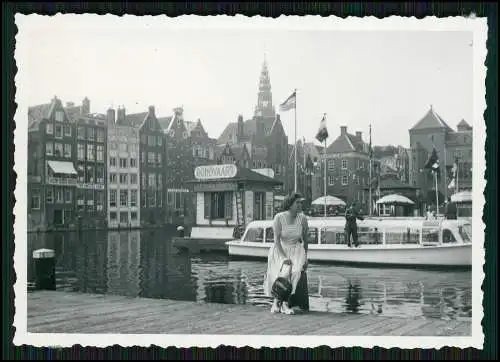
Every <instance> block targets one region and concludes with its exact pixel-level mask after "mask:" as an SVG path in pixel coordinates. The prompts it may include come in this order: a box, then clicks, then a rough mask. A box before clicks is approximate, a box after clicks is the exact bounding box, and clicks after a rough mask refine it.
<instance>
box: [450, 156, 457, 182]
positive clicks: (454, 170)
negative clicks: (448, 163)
mask: <svg viewBox="0 0 500 362" xmlns="http://www.w3.org/2000/svg"><path fill="white" fill-rule="evenodd" d="M457 171H458V160H455V163H454V164H453V168H452V169H451V172H453V178H457Z"/></svg>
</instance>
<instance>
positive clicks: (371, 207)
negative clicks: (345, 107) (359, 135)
mask: <svg viewBox="0 0 500 362" xmlns="http://www.w3.org/2000/svg"><path fill="white" fill-rule="evenodd" d="M368 152H370V169H369V176H368V177H369V178H370V181H369V185H370V191H369V192H370V201H369V203H368V204H369V205H368V207H369V208H370V213H369V215H370V216H372V213H373V204H372V202H373V199H372V125H371V124H370V149H369V150H368Z"/></svg>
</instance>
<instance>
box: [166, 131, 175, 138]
mask: <svg viewBox="0 0 500 362" xmlns="http://www.w3.org/2000/svg"><path fill="white" fill-rule="evenodd" d="M168 134H169V135H170V137H175V131H174V130H173V129H171V130H170V131H169V132H168Z"/></svg>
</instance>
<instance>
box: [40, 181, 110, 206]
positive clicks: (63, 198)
mask: <svg viewBox="0 0 500 362" xmlns="http://www.w3.org/2000/svg"><path fill="white" fill-rule="evenodd" d="M41 199H42V193H41V190H39V189H34V190H32V191H31V208H32V209H35V210H38V209H40V203H41ZM85 199H86V200H87V204H88V205H90V206H93V205H94V201H95V204H96V206H103V205H104V191H96V190H82V189H76V202H77V205H85ZM45 202H46V203H47V204H71V203H72V202H73V189H70V188H64V187H47V188H46V189H45Z"/></svg>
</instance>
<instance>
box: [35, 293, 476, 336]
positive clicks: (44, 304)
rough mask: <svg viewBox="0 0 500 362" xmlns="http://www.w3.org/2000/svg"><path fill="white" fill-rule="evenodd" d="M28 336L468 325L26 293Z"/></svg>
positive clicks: (389, 332)
mask: <svg viewBox="0 0 500 362" xmlns="http://www.w3.org/2000/svg"><path fill="white" fill-rule="evenodd" d="M27 316H28V318H27V323H28V326H27V329H28V332H30V333H130V334H140V333H146V334H158V333H161V334H239V335H242V334H259V335H273V334H274V335H277V334H280V335H282V334H293V335H343V336H353V335H356V336H362V335H365V336H377V335H378V336H469V335H471V323H470V321H443V320H439V319H420V318H419V319H409V318H393V317H384V316H381V315H367V314H348V313H327V312H309V313H306V314H296V315H291V316H290V315H283V314H271V313H270V312H269V308H267V307H261V306H251V305H230V304H215V303H213V304H206V303H197V302H184V301H174V300H165V299H146V298H130V297H122V296H113V295H94V294H80V293H68V292H59V291H35V292H31V293H28V315H27Z"/></svg>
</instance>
